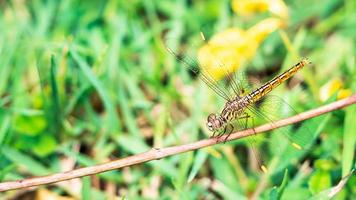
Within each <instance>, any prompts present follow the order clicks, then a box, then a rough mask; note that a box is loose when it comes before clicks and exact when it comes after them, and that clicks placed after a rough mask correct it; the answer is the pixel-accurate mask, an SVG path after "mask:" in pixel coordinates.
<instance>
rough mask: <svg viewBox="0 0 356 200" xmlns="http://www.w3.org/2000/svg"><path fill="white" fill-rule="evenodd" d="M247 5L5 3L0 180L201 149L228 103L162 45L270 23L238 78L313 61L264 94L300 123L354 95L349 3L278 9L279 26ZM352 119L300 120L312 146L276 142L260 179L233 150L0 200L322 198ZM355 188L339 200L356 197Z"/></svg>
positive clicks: (343, 165)
mask: <svg viewBox="0 0 356 200" xmlns="http://www.w3.org/2000/svg"><path fill="white" fill-rule="evenodd" d="M242 2H243V1H242ZM254 2H255V4H254V6H251V7H249V6H246V7H242V8H241V9H242V11H241V12H243V11H245V12H246V13H239V12H237V11H236V8H234V9H233V4H232V2H231V1H228V0H224V1H219V0H211V1H203V0H196V1H193V0H192V1H179V0H176V1H163V0H162V1H158V0H157V1H138V0H132V1H77V0H63V1H39V0H38V1H36V0H32V1H24V0H8V1H0V8H1V11H0V180H1V181H2V182H3V181H8V180H16V179H22V178H26V177H32V176H40V175H46V174H51V173H55V172H60V171H67V170H71V169H73V168H77V167H83V166H92V165H95V164H97V163H103V162H107V161H109V160H112V159H116V158H122V157H126V156H129V155H133V154H136V153H140V152H144V151H147V150H149V149H151V148H153V147H156V148H161V147H166V146H172V145H179V144H184V143H189V142H194V141H197V140H199V139H203V138H207V137H209V135H210V134H211V133H209V132H208V131H207V129H206V128H205V120H206V117H207V116H208V114H209V113H212V112H219V111H220V109H221V108H222V106H223V104H224V101H223V100H222V99H219V97H218V96H217V95H216V94H214V93H213V91H211V90H209V88H208V87H206V86H205V85H204V83H202V81H200V80H199V79H197V77H196V76H192V74H191V73H189V71H188V70H187V68H184V67H183V66H182V65H181V63H179V61H177V60H175V59H174V57H173V56H172V55H171V54H169V52H168V51H167V50H166V49H165V38H166V37H167V36H169V38H170V40H171V41H172V40H173V41H175V46H176V47H177V48H179V47H182V48H181V50H185V51H188V50H189V51H198V50H199V46H197V47H196V48H195V49H187V48H185V47H184V44H185V43H187V42H188V43H199V42H198V40H199V32H200V31H204V32H205V33H206V35H207V39H208V38H209V37H212V36H214V35H215V34H217V33H218V32H222V31H224V30H226V29H227V28H231V27H238V28H240V29H242V30H248V29H249V28H250V27H252V26H253V25H255V24H257V23H258V22H260V21H262V20H264V19H267V18H270V17H274V18H278V19H281V20H282V21H283V22H284V23H285V24H284V26H283V27H280V28H278V29H276V30H274V31H272V32H271V33H269V34H268V35H266V36H265V40H264V41H263V42H261V43H260V44H258V47H257V50H256V52H254V53H253V56H251V58H250V59H249V61H248V62H246V64H244V65H243V66H239V69H241V70H242V69H244V70H245V71H246V73H247V75H248V76H249V78H251V79H255V80H256V79H257V80H259V81H260V83H263V82H265V81H267V80H269V79H271V78H272V77H274V76H275V75H277V74H278V73H279V72H281V71H284V70H285V69H287V68H288V67H290V66H291V65H292V64H294V63H295V62H297V61H298V60H299V59H300V57H304V56H305V57H309V59H310V60H311V61H312V62H313V65H312V66H311V67H309V68H306V69H303V71H302V72H300V73H298V75H297V76H296V77H295V78H293V79H292V80H290V81H289V82H288V83H286V84H284V85H282V86H281V87H280V88H278V89H276V91H274V92H273V93H274V94H276V95H278V96H280V97H282V98H283V99H285V101H287V102H288V104H290V105H291V106H292V107H293V108H294V109H295V110H297V112H303V111H306V110H308V109H312V108H316V107H318V106H320V105H323V104H326V103H327V102H331V101H335V100H336V99H340V98H343V97H345V96H348V95H350V94H351V93H352V91H355V90H356V67H355V52H356V49H355V44H356V29H355V27H356V1H352V0H344V1H341V0H326V1H323V2H322V3H321V2H320V1H315V0H313V1H309V0H308V1H307V0H301V1H286V2H285V5H286V8H284V9H286V10H284V11H286V12H287V16H286V13H284V12H283V8H282V11H278V9H277V12H275V11H274V10H273V9H271V8H272V6H273V5H284V4H283V2H282V4H281V1H272V2H273V3H279V4H272V3H271V4H269V3H266V1H254ZM235 3H236V2H235ZM266 6H267V7H266ZM255 8H256V10H258V11H259V12H255V11H254V10H255ZM246 42H247V43H246V48H247V49H248V48H249V47H250V45H249V42H252V41H246ZM280 115H281V116H284V115H291V113H284V114H280ZM355 119H356V108H355V106H351V107H348V108H346V109H343V110H339V111H335V112H333V113H329V114H326V115H323V116H320V117H318V118H316V119H313V120H308V121H307V122H306V123H304V124H307V126H308V127H309V129H310V130H311V131H310V132H311V133H312V134H313V137H311V139H310V141H309V142H310V143H311V144H312V146H310V148H309V149H308V150H307V151H303V152H299V153H290V152H289V151H287V150H285V151H284V150H283V148H284V147H279V145H280V144H281V143H282V142H280V137H279V136H278V134H274V135H273V134H272V136H271V137H270V138H269V139H266V141H267V142H264V143H260V142H257V143H256V146H255V148H256V149H257V151H258V152H260V154H261V156H263V161H264V162H265V163H266V165H267V166H268V169H269V173H267V174H263V173H261V172H259V170H258V169H256V163H255V162H254V160H253V155H251V147H250V145H249V143H247V142H246V141H245V140H239V141H234V142H229V143H226V144H221V145H216V146H214V147H210V148H206V149H201V150H198V151H195V152H189V153H185V154H181V155H175V156H172V157H169V158H166V159H162V160H159V161H152V162H148V163H144V164H141V165H137V166H133V167H130V168H125V169H121V170H116V171H111V172H107V173H103V174H98V175H95V176H91V177H85V178H82V179H76V180H71V181H67V182H64V183H58V184H55V185H51V186H43V187H40V188H38V189H35V190H31V191H11V192H6V193H3V194H0V198H3V199H11V198H13V199H21V198H25V197H27V198H30V199H46V198H48V197H49V196H53V198H58V199H64V196H66V199H74V198H77V199H116V198H117V199H121V198H123V199H247V198H253V197H257V196H258V198H261V199H279V198H282V199H308V198H315V199H317V198H321V199H324V198H325V194H327V193H328V191H329V189H331V188H332V187H333V186H335V185H337V184H338V182H339V181H340V179H341V178H342V177H343V176H345V175H347V174H348V173H349V172H350V170H351V169H352V168H353V167H354V160H353V159H354V150H355V149H354V146H355V130H356V125H355V123H354V122H355V121H354V120H355ZM303 126H305V125H301V127H303ZM290 129H292V130H293V131H296V132H298V130H299V132H300V134H304V135H305V133H303V131H301V130H303V129H301V128H299V129H298V126H297V127H292V128H290ZM310 132H309V133H310ZM275 135H276V136H275ZM279 148H282V150H281V149H279ZM285 169H288V171H285ZM282 180H283V184H282ZM355 183H356V179H355V176H352V177H351V178H350V179H349V181H348V183H347V184H346V185H345V186H343V189H342V190H341V192H340V193H338V195H337V196H336V199H352V197H354V198H355V193H356V184H355ZM275 186H276V187H275Z"/></svg>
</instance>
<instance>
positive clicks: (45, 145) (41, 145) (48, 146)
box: [32, 133, 57, 157]
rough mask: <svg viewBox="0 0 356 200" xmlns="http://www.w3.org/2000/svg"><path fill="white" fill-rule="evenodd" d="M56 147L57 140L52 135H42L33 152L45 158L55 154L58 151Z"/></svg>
mask: <svg viewBox="0 0 356 200" xmlns="http://www.w3.org/2000/svg"><path fill="white" fill-rule="evenodd" d="M56 147H57V141H56V139H55V138H54V137H53V135H52V134H49V133H46V134H41V135H40V137H39V139H38V142H37V143H36V145H35V146H34V147H33V148H32V151H33V152H34V153H35V154H36V155H38V156H40V157H45V156H47V155H49V154H51V153H53V152H54V151H55V150H56Z"/></svg>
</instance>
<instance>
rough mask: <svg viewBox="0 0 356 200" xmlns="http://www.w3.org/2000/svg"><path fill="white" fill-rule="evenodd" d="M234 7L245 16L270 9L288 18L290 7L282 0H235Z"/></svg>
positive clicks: (275, 13)
mask: <svg viewBox="0 0 356 200" xmlns="http://www.w3.org/2000/svg"><path fill="white" fill-rule="evenodd" d="M232 9H233V10H234V12H236V13H238V14H240V15H244V16H248V15H251V14H255V13H260V12H266V11H269V12H271V13H273V14H274V15H276V16H279V17H281V18H283V19H286V18H288V8H287V6H286V4H285V3H284V2H283V1H282V0H233V1H232Z"/></svg>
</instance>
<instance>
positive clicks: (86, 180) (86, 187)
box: [82, 176, 91, 200]
mask: <svg viewBox="0 0 356 200" xmlns="http://www.w3.org/2000/svg"><path fill="white" fill-rule="evenodd" d="M90 184H91V180H90V176H87V177H83V178H82V199H83V200H90V199H91V198H90V191H91V186H90Z"/></svg>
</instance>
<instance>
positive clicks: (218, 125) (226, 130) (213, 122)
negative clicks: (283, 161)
mask: <svg viewBox="0 0 356 200" xmlns="http://www.w3.org/2000/svg"><path fill="white" fill-rule="evenodd" d="M202 38H203V39H204V40H205V37H202ZM167 50H168V51H169V53H170V54H171V55H173V56H174V57H175V58H176V59H177V60H178V61H180V62H181V63H183V64H184V65H185V66H187V67H188V68H189V69H190V70H191V71H192V72H194V73H195V74H197V75H198V77H200V79H201V80H202V81H203V82H205V84H206V85H207V86H208V87H209V88H211V89H212V90H213V91H214V92H215V93H216V94H218V95H219V96H220V97H222V98H223V99H225V101H226V103H225V106H224V107H223V108H222V110H221V112H219V113H211V114H209V115H208V117H207V121H206V127H207V128H208V130H209V131H211V132H212V135H211V137H215V138H220V137H221V136H223V135H227V136H226V137H224V140H225V141H224V142H226V140H227V139H228V138H229V136H230V135H231V134H232V133H233V131H234V130H244V129H247V128H248V125H247V124H248V121H249V120H252V124H253V125H252V126H254V122H253V121H254V117H253V116H252V115H251V113H252V114H255V115H257V116H259V117H261V118H264V119H265V120H266V121H268V122H270V123H272V124H273V123H274V121H273V119H272V118H273V117H271V115H270V113H267V112H264V111H263V110H260V109H258V106H257V105H256V104H258V103H259V102H260V101H261V100H263V99H264V98H266V96H267V95H268V94H269V93H270V92H272V91H273V89H275V88H277V87H278V86H280V85H281V84H282V83H284V82H285V81H287V80H288V79H290V78H291V77H293V76H294V75H295V74H296V73H297V72H298V71H300V70H301V69H303V68H304V67H305V66H307V65H308V64H311V62H310V61H309V60H308V58H303V59H301V60H300V61H299V62H298V63H296V64H295V65H293V66H292V67H290V68H289V69H288V70H286V71H285V72H283V73H281V74H279V75H277V76H276V77H274V78H273V79H271V80H270V81H268V82H266V83H264V84H263V85H262V86H260V87H258V88H256V89H254V90H251V91H250V92H248V91H246V89H247V86H246V85H244V80H242V79H243V78H241V77H240V80H237V78H236V76H234V75H232V73H230V72H229V71H227V70H226V69H224V66H221V70H224V74H225V77H226V79H227V81H228V82H229V83H231V84H230V87H231V88H232V91H233V95H231V94H230V92H229V91H227V90H226V88H224V87H222V86H221V85H220V84H218V81H216V80H215V79H214V78H213V76H212V75H211V74H210V73H209V72H208V71H207V70H206V69H204V67H200V66H199V64H198V63H197V62H196V61H195V60H194V59H192V58H190V57H184V56H183V55H181V54H179V53H177V52H175V51H173V50H172V49H171V48H169V47H167ZM288 106H289V105H288ZM275 112H276V111H275ZM284 135H286V137H287V139H288V140H289V141H290V143H291V144H292V146H293V147H294V148H295V149H298V150H301V149H302V145H301V144H298V143H297V142H295V141H293V140H292V139H291V138H290V136H289V135H288V134H284ZM253 151H254V154H255V157H259V156H258V155H257V154H258V153H257V152H256V150H253ZM257 159H260V158H257ZM260 169H261V170H262V171H263V172H267V168H266V166H265V165H263V164H260Z"/></svg>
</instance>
